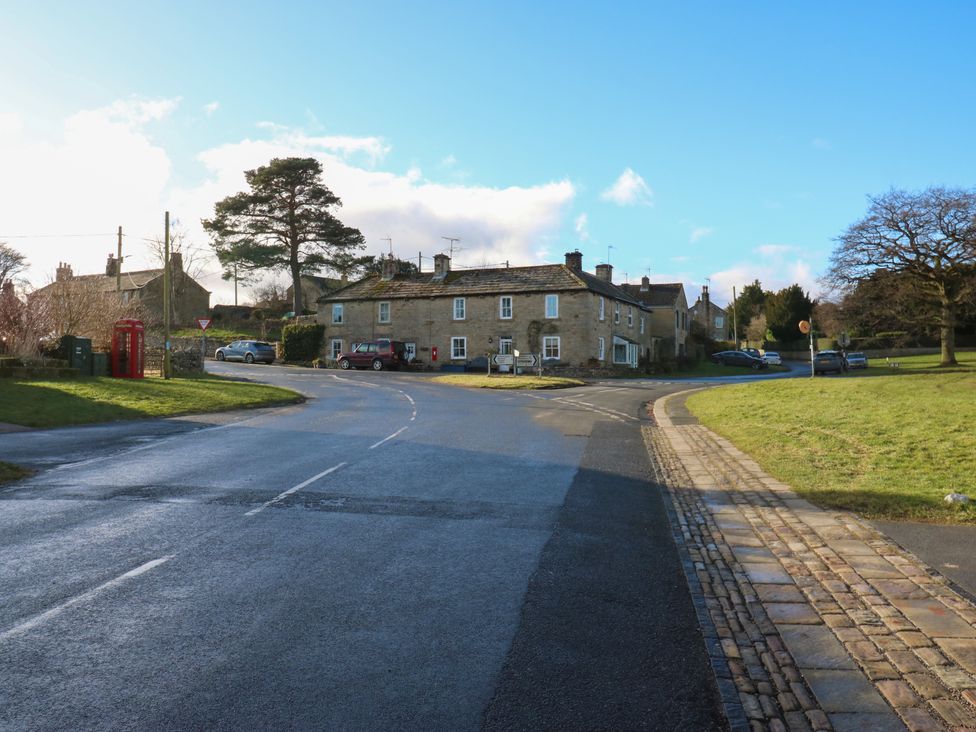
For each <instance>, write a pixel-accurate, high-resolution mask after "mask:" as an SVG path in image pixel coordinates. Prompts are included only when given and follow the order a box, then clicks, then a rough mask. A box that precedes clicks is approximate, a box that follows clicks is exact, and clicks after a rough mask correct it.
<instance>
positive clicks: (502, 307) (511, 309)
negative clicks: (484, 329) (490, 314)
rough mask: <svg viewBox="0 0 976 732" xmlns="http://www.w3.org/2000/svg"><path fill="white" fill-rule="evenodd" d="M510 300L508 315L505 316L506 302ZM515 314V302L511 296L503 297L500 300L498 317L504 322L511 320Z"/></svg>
mask: <svg viewBox="0 0 976 732" xmlns="http://www.w3.org/2000/svg"><path fill="white" fill-rule="evenodd" d="M506 300H508V315H505V301H506ZM514 312H515V302H514V301H513V300H512V296H511V295H502V296H501V297H499V298H498V317H499V318H501V319H502V320H511V319H512V315H513V313H514Z"/></svg>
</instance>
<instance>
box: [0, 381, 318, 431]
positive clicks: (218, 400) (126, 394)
mask: <svg viewBox="0 0 976 732" xmlns="http://www.w3.org/2000/svg"><path fill="white" fill-rule="evenodd" d="M301 400H302V397H301V395H299V394H297V393H296V392H294V391H291V390H290V389H281V388H279V387H276V386H265V385H264V384H250V383H246V382H241V381H230V380H228V379H222V378H220V377H215V376H201V377H194V378H177V379H170V380H168V381H167V380H165V379H160V378H146V379H112V378H108V377H89V378H82V379H64V380H48V381H19V380H16V379H0V422H9V423H11V424H19V425H23V426H25V427H62V426H67V425H79V424H91V423H93V422H111V421H114V420H120V419H143V418H146V417H171V416H174V415H178V414H194V413H201V412H222V411H226V410H230V409H242V408H249V407H263V406H268V405H271V404H285V403H294V402H299V401H301Z"/></svg>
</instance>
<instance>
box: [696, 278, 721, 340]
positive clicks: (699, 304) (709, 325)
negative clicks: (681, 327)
mask: <svg viewBox="0 0 976 732" xmlns="http://www.w3.org/2000/svg"><path fill="white" fill-rule="evenodd" d="M688 310H689V312H690V313H691V318H692V320H695V321H697V322H699V323H701V324H702V325H703V326H704V327H705V330H706V331H707V333H708V335H709V337H710V338H711V339H712V340H715V341H727V340H730V335H729V331H731V329H732V328H731V319H730V318H729V317H728V314H727V313H726V311H725V309H724V308H720V307H719V306H718V305H716V304H715V303H713V302H712V299H711V295H710V294H709V292H708V285H703V286H702V291H701V295H700V296H699V297H698V299H697V300H695V304H694V305H692V306H691V307H690V308H688Z"/></svg>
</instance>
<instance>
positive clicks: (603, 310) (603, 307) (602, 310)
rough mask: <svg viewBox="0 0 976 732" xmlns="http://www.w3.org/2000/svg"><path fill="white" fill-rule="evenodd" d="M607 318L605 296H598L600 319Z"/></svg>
mask: <svg viewBox="0 0 976 732" xmlns="http://www.w3.org/2000/svg"><path fill="white" fill-rule="evenodd" d="M606 319H607V298H605V297H601V298H600V320H606Z"/></svg>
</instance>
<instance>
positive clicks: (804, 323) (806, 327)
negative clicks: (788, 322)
mask: <svg viewBox="0 0 976 732" xmlns="http://www.w3.org/2000/svg"><path fill="white" fill-rule="evenodd" d="M797 327H798V328H799V329H800V332H801V333H802V334H803V335H806V334H807V333H809V332H810V321H809V320H801V321H800V322H799V323H797Z"/></svg>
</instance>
